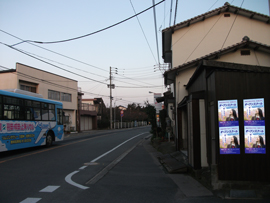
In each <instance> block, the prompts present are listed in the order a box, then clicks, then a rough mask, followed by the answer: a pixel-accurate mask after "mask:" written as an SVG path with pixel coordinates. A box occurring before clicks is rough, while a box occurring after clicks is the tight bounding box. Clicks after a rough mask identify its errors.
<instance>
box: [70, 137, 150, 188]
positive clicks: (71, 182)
mask: <svg viewBox="0 0 270 203" xmlns="http://www.w3.org/2000/svg"><path fill="white" fill-rule="evenodd" d="M143 134H145V133H141V134H138V135H136V136H134V137H132V138H130V139H128V140H126V141H124V142H122V143H121V144H119V145H117V146H116V147H114V148H113V149H111V150H109V151H107V152H105V153H104V154H102V155H100V156H99V157H97V158H95V159H93V160H92V161H90V163H91V162H96V161H97V160H99V159H101V158H102V157H104V156H106V155H107V154H109V153H111V152H113V151H114V150H116V149H117V148H119V147H120V146H122V145H123V144H125V143H127V142H129V141H130V140H132V139H134V138H136V137H138V136H141V135H143ZM82 167H84V166H82ZM82 167H81V168H82ZM81 168H80V169H81ZM76 173H79V171H74V172H72V173H70V174H68V175H67V176H66V177H65V181H66V182H67V183H69V184H70V185H73V186H75V187H78V188H81V189H83V190H86V189H88V188H89V187H85V186H83V185H80V184H78V183H75V182H74V181H72V180H71V177H72V176H73V175H74V174H76Z"/></svg>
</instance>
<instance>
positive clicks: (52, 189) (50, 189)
mask: <svg viewBox="0 0 270 203" xmlns="http://www.w3.org/2000/svg"><path fill="white" fill-rule="evenodd" d="M59 187H60V186H53V185H49V186H47V187H45V188H44V189H42V190H40V191H39V192H54V191H55V190H56V189H58V188H59Z"/></svg>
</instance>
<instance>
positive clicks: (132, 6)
mask: <svg viewBox="0 0 270 203" xmlns="http://www.w3.org/2000/svg"><path fill="white" fill-rule="evenodd" d="M130 4H131V6H132V8H133V11H134V13H135V14H136V11H135V8H134V6H133V4H132V1H131V0H130ZM136 18H137V21H138V23H139V25H140V28H141V30H142V33H143V36H144V38H145V40H146V42H147V45H148V47H149V49H150V51H151V53H152V56H153V58H154V60H155V62H156V63H157V60H156V58H155V56H154V54H153V51H152V49H151V47H150V44H149V42H148V40H147V37H146V35H145V33H144V30H143V28H142V25H141V22H140V20H139V18H138V16H136Z"/></svg>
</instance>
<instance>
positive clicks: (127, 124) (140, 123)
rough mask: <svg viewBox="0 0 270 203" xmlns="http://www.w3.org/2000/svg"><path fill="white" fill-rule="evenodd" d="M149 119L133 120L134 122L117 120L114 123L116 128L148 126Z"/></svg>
mask: <svg viewBox="0 0 270 203" xmlns="http://www.w3.org/2000/svg"><path fill="white" fill-rule="evenodd" d="M146 125H147V121H135V122H134V121H132V122H120V121H119V122H115V123H114V124H113V126H114V129H121V128H134V127H140V126H146Z"/></svg>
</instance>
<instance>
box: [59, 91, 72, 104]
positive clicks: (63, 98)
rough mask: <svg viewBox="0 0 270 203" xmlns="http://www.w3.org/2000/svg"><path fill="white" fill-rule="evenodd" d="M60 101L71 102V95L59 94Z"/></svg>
mask: <svg viewBox="0 0 270 203" xmlns="http://www.w3.org/2000/svg"><path fill="white" fill-rule="evenodd" d="M61 101H67V102H71V94H68V93H63V92H61Z"/></svg>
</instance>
